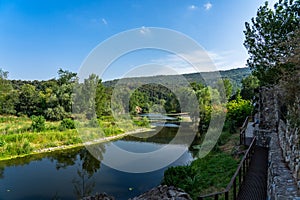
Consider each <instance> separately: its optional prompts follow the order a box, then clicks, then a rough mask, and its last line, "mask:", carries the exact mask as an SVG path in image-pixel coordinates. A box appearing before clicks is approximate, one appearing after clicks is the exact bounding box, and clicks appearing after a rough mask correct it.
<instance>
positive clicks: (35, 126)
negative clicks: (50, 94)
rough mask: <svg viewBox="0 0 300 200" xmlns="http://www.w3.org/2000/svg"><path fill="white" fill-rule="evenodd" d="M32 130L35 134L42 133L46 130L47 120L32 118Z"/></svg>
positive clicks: (40, 117) (39, 117) (41, 117)
mask: <svg viewBox="0 0 300 200" xmlns="http://www.w3.org/2000/svg"><path fill="white" fill-rule="evenodd" d="M31 120H32V124H31V130H32V131H34V132H41V131H44V130H45V129H46V125H45V118H44V117H43V116H34V115H33V116H32V117H31Z"/></svg>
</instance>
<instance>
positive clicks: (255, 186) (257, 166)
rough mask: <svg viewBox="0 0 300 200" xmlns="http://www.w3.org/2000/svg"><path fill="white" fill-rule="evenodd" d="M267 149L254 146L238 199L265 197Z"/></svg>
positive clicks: (258, 199)
mask: <svg viewBox="0 0 300 200" xmlns="http://www.w3.org/2000/svg"><path fill="white" fill-rule="evenodd" d="M267 162H268V149H267V148H265V147H259V146H256V147H255V150H254V154H253V157H252V160H251V163H250V166H249V170H248V173H247V174H246V177H245V181H244V182H243V184H242V186H241V188H240V191H239V194H238V197H237V199H238V200H264V199H266V198H267V170H268V163H267Z"/></svg>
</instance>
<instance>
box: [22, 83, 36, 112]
mask: <svg viewBox="0 0 300 200" xmlns="http://www.w3.org/2000/svg"><path fill="white" fill-rule="evenodd" d="M37 97H38V92H37V91H36V88H35V86H33V85H30V84H24V85H23V86H22V87H21V89H20V95H19V103H18V112H19V114H25V115H27V116H32V115H35V114H39V113H38V110H37V105H38V100H39V98H37Z"/></svg>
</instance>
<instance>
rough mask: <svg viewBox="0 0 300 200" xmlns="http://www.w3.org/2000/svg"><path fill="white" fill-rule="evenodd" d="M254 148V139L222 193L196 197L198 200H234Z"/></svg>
mask: <svg viewBox="0 0 300 200" xmlns="http://www.w3.org/2000/svg"><path fill="white" fill-rule="evenodd" d="M255 146H256V137H254V138H253V140H252V142H251V144H250V146H249V148H248V149H247V151H246V153H245V155H244V156H243V158H242V160H241V162H240V164H239V165H238V167H237V170H236V171H235V173H234V175H233V177H232V178H231V181H230V182H229V184H228V185H227V187H226V189H225V190H224V191H222V192H215V193H211V194H207V195H201V196H199V197H198V199H199V200H205V199H214V200H218V199H220V198H222V197H223V199H225V200H229V197H231V198H230V199H234V200H236V198H237V196H238V192H239V190H240V187H241V185H242V183H243V181H244V180H245V176H246V174H247V172H248V169H249V165H250V162H251V159H252V156H253V154H254V147H255Z"/></svg>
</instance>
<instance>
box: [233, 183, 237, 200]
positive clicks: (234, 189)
mask: <svg viewBox="0 0 300 200" xmlns="http://www.w3.org/2000/svg"><path fill="white" fill-rule="evenodd" d="M233 199H234V200H236V179H234V181H233Z"/></svg>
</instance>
